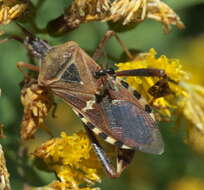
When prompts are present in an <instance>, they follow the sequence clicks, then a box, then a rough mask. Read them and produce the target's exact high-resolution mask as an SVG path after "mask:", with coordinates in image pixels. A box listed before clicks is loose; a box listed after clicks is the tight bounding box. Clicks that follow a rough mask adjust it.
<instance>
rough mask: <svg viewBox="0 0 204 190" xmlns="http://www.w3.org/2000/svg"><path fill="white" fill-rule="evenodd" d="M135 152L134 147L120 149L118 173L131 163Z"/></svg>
mask: <svg viewBox="0 0 204 190" xmlns="http://www.w3.org/2000/svg"><path fill="white" fill-rule="evenodd" d="M134 154H135V150H132V149H119V151H118V157H117V173H120V174H121V173H122V172H123V170H124V169H125V168H127V166H128V165H129V164H130V162H131V161H132V159H133V157H134Z"/></svg>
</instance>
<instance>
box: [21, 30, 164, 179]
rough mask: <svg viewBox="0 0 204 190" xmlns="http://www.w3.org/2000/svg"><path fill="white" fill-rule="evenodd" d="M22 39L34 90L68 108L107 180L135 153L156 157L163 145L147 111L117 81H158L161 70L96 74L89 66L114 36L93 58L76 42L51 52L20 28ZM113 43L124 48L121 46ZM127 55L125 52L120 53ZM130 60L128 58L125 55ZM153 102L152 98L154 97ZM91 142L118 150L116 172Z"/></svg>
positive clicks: (52, 48)
mask: <svg viewBox="0 0 204 190" xmlns="http://www.w3.org/2000/svg"><path fill="white" fill-rule="evenodd" d="M22 29H23V30H24V32H25V33H26V35H27V37H26V39H25V40H24V44H25V45H26V46H27V48H28V49H29V50H30V51H31V52H32V53H33V54H34V55H35V56H37V57H38V59H39V67H35V66H29V65H28V64H24V65H22V66H27V67H28V68H30V69H33V70H36V71H39V75H38V84H39V85H40V86H43V87H46V88H48V89H50V90H51V91H52V92H53V93H54V94H55V95H56V96H58V97H60V98H62V99H63V100H64V101H65V102H66V103H67V104H69V105H70V106H71V107H72V109H73V111H74V112H75V113H76V114H77V115H78V117H79V118H80V119H81V120H82V122H83V124H84V127H85V129H86V131H87V134H88V136H89V138H90V140H91V143H92V147H93V150H94V151H95V153H96V155H97V156H98V158H99V160H100V161H101V163H102V166H103V167H104V169H105V171H106V173H107V174H108V175H109V176H110V177H118V176H120V174H121V173H122V171H123V170H124V169H125V168H126V167H127V166H128V164H129V163H130V162H131V160H132V159H133V156H134V153H135V151H136V150H140V151H142V152H147V153H152V154H161V153H162V152H163V149H164V144H163V140H162V137H161V134H160V132H159V129H158V127H157V124H156V122H155V120H154V116H153V114H152V113H151V112H152V110H151V107H150V106H149V105H148V104H146V102H145V100H144V99H143V98H142V97H141V95H140V94H139V93H138V92H137V91H136V90H133V89H131V87H130V86H129V85H128V83H126V82H125V81H123V80H121V79H120V78H119V77H118V76H160V77H165V76H166V74H165V72H164V71H163V70H159V69H153V68H152V69H135V70H128V71H120V72H115V71H114V70H113V69H102V68H101V67H100V66H99V65H98V64H97V63H96V61H95V59H97V58H98V57H100V54H101V49H102V47H103V45H104V43H105V41H106V40H107V39H109V38H110V37H111V36H115V37H116V39H118V40H119V38H118V37H117V35H116V34H115V33H114V32H112V31H108V32H107V33H106V35H105V36H104V38H103V39H102V40H101V42H100V44H99V46H98V48H97V50H96V53H95V54H94V56H93V58H92V57H90V56H89V55H88V54H87V53H86V52H85V51H84V50H83V49H81V48H80V47H79V46H78V44H77V43H76V42H73V41H69V42H66V43H64V44H60V45H57V46H50V45H49V44H48V43H47V42H45V41H43V40H41V39H39V38H37V37H35V36H33V35H32V34H31V33H29V32H28V31H26V30H25V29H24V28H22ZM119 43H120V44H121V46H122V47H124V45H123V43H122V42H121V41H120V40H119ZM124 49H125V51H126V52H127V54H128V50H127V49H126V48H125V47H124ZM129 56H130V55H129ZM157 96H158V94H157ZM96 136H100V137H101V138H103V139H104V140H105V141H106V142H108V143H110V144H113V145H115V146H117V147H118V156H117V163H116V168H115V167H113V166H112V164H111V162H110V161H109V158H108V157H107V156H106V153H105V151H104V150H103V148H102V146H101V145H100V144H99V142H98V140H97V138H96Z"/></svg>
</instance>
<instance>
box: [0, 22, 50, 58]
mask: <svg viewBox="0 0 204 190" xmlns="http://www.w3.org/2000/svg"><path fill="white" fill-rule="evenodd" d="M16 25H17V26H18V27H19V28H20V29H21V31H22V32H23V33H24V34H25V38H24V39H23V38H22V37H20V36H17V35H12V36H9V37H6V38H5V39H3V40H0V43H5V42H7V41H9V40H16V41H18V42H20V43H22V44H24V45H25V46H26V48H27V49H28V50H29V51H30V52H31V53H32V54H33V55H34V56H37V57H38V58H42V57H43V56H44V55H45V54H46V53H47V51H48V50H49V49H50V48H51V46H50V45H49V44H48V43H47V42H46V41H44V40H41V39H40V38H38V37H36V36H35V35H33V34H32V33H31V32H29V31H28V30H27V29H26V28H25V27H23V26H22V25H21V24H19V23H16Z"/></svg>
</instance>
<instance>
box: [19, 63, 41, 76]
mask: <svg viewBox="0 0 204 190" xmlns="http://www.w3.org/2000/svg"><path fill="white" fill-rule="evenodd" d="M16 66H17V68H18V69H19V70H20V71H21V72H22V73H24V71H23V69H22V68H27V69H28V70H30V71H36V72H39V67H38V66H36V65H31V64H29V63H24V62H22V61H21V62H18V63H17V64H16Z"/></svg>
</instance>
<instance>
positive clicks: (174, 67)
mask: <svg viewBox="0 0 204 190" xmlns="http://www.w3.org/2000/svg"><path fill="white" fill-rule="evenodd" d="M116 66H117V67H118V70H117V71H122V70H130V69H140V68H156V69H162V70H165V72H166V74H167V76H168V77H169V78H170V79H172V80H174V81H175V82H176V83H174V82H168V84H169V88H170V91H171V93H170V94H169V95H168V96H164V97H159V98H157V99H156V100H154V98H153V97H152V95H151V94H150V93H148V91H149V89H150V87H152V86H153V85H154V84H155V83H156V82H158V81H159V80H160V78H159V77H123V78H124V79H125V80H126V81H127V82H128V83H129V84H130V85H131V86H132V87H133V88H135V89H136V90H138V91H139V92H140V93H141V94H142V95H143V96H144V98H145V99H146V100H147V101H148V102H149V103H151V104H152V106H154V107H156V108H158V112H159V113H160V114H161V116H164V117H165V118H169V117H171V110H172V109H173V110H174V109H175V108H177V107H178V102H181V100H183V99H184V97H187V96H188V95H187V93H186V91H185V89H184V88H183V87H182V86H180V85H178V84H177V83H179V82H180V81H183V80H186V79H187V78H188V74H187V73H185V72H184V71H183V70H182V66H181V64H180V61H179V60H178V59H168V58H167V57H166V56H164V55H162V56H160V57H158V58H157V57H156V51H155V50H154V49H150V51H149V52H148V53H142V54H139V56H137V57H136V58H135V59H134V60H133V61H130V62H126V63H118V64H116Z"/></svg>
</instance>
